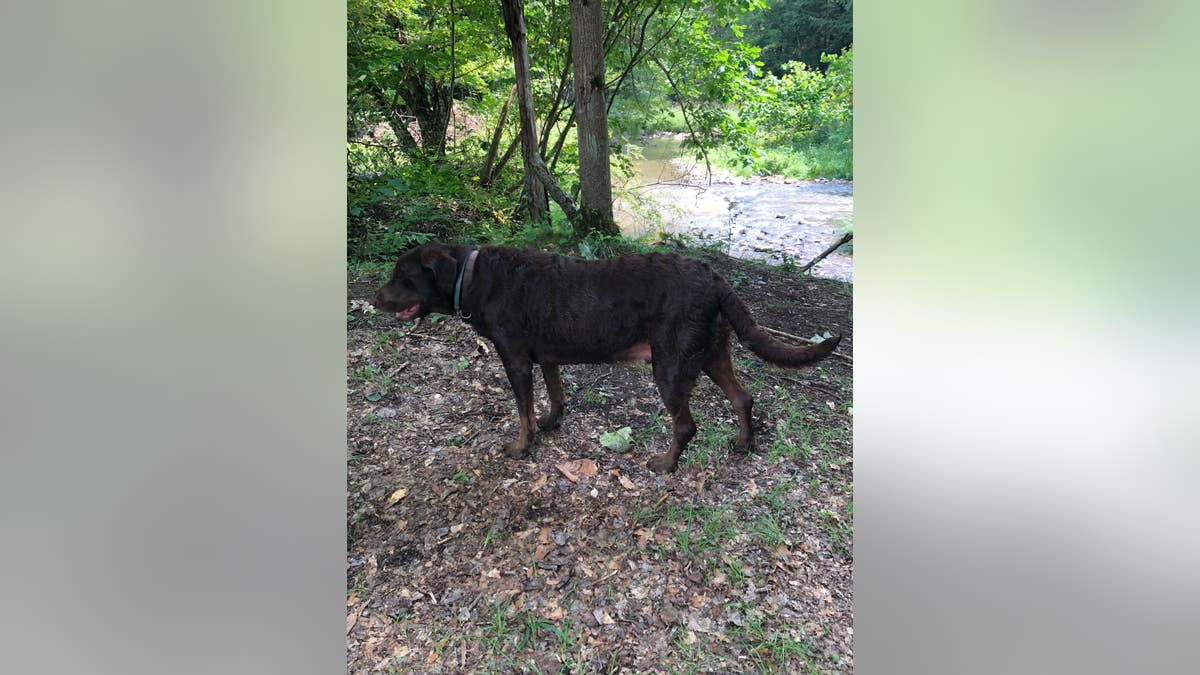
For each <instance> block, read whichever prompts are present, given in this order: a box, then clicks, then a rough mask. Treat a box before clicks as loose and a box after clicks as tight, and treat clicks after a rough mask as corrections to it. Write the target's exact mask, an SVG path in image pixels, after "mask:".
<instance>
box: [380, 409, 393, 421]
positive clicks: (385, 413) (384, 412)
mask: <svg viewBox="0 0 1200 675" xmlns="http://www.w3.org/2000/svg"><path fill="white" fill-rule="evenodd" d="M375 416H376V417H382V418H384V419H390V418H392V417H395V416H396V409H395V408H379V409H378V410H376V411H375Z"/></svg>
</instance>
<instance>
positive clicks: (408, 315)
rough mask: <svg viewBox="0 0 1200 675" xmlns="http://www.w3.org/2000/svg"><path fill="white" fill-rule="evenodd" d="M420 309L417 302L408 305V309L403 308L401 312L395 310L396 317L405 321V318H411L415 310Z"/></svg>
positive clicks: (415, 312)
mask: <svg viewBox="0 0 1200 675" xmlns="http://www.w3.org/2000/svg"><path fill="white" fill-rule="evenodd" d="M420 309H421V303H417V304H415V305H413V306H412V307H409V308H408V309H406V310H404V311H403V312H397V313H396V318H397V319H400V320H401V321H406V320H408V319H411V318H413V317H414V316H416V314H417V311H418V310H420Z"/></svg>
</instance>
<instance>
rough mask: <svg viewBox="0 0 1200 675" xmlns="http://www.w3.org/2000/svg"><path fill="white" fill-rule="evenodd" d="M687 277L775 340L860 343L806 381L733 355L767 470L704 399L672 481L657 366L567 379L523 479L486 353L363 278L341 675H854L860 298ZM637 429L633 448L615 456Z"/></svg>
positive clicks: (723, 260) (353, 375)
mask: <svg viewBox="0 0 1200 675" xmlns="http://www.w3.org/2000/svg"><path fill="white" fill-rule="evenodd" d="M692 254H694V255H697V256H699V257H704V258H705V259H706V260H708V261H709V263H710V264H711V265H712V266H713V267H714V269H716V270H717V271H718V272H719V273H721V274H722V275H723V276H725V278H726V279H728V280H730V282H731V283H732V284H734V285H735V287H736V288H737V291H738V293H739V295H740V296H741V297H742V298H743V299H744V300H745V301H746V303H747V304H748V305H749V306H750V308H751V310H752V311H753V312H754V313H755V316H756V317H757V319H758V321H759V323H761V324H763V325H765V326H768V327H771V328H776V329H780V330H783V331H786V332H788V333H792V334H794V335H797V336H802V337H805V338H807V337H810V336H813V335H814V334H818V333H824V332H826V331H828V332H830V333H833V334H839V333H840V334H842V335H844V336H845V337H844V339H843V341H842V344H841V346H839V348H838V351H837V352H836V354H835V357H831V358H828V359H826V360H825V361H823V362H821V363H820V364H817V365H816V366H813V367H810V368H807V369H802V370H795V371H789V370H784V369H780V368H776V367H773V366H764V365H763V364H762V363H761V362H760V361H759V360H758V359H757V357H755V356H754V355H753V354H752V353H750V352H749V351H748V350H746V349H745V348H744V347H742V346H741V345H737V346H736V347H735V352H734V357H735V366H736V367H737V370H738V373H739V379H741V381H742V382H743V384H744V385H745V386H746V387H747V389H749V390H750V392H751V394H752V395H753V396H754V400H755V409H754V415H755V423H756V433H757V451H756V453H755V454H754V455H753V456H751V457H750V458H749V459H739V458H738V457H736V456H732V457H731V456H728V447H729V442H730V440H731V439H732V437H733V436H734V434H735V432H736V419H735V418H734V415H733V412H732V409H731V408H730V406H729V403H728V402H727V401H726V400H725V398H724V397H723V395H722V394H721V392H720V390H719V389H718V388H717V387H716V386H715V385H714V384H713V383H712V382H711V381H709V380H708V379H707V378H704V377H702V378H701V380H700V383H699V385H698V386H697V388H696V391H695V394H694V395H693V398H692V411H693V414H694V416H695V418H696V420H697V423H698V425H699V427H700V431H699V432H698V433H697V435H696V438H695V439H694V440H693V442H692V445H691V447H690V448H689V451H688V453H687V454H685V455H684V457H683V460H682V461H681V464H680V468H679V471H678V472H677V473H675V474H673V475H668V476H661V477H660V476H656V475H654V474H653V473H652V472H651V471H650V470H649V469H647V468H646V466H645V462H646V460H648V459H649V458H650V457H651V456H653V455H655V454H658V453H660V452H662V451H663V450H665V449H666V447H667V445H668V443H669V440H670V434H669V418H667V417H666V415H665V411H664V408H663V405H662V403H661V400H660V399H659V396H658V392H657V390H656V389H655V387H654V383H653V381H652V379H651V377H650V372H649V366H648V365H642V366H618V365H611V364H604V365H580V366H567V367H564V368H563V376H564V383H565V386H566V392H567V414H566V416H565V418H564V420H563V423H562V426H561V427H560V428H559V429H557V430H555V431H552V432H549V433H544V434H540V435H539V437H538V444H537V445H536V446H535V449H534V453H533V455H532V456H531V457H530V458H529V459H527V460H523V461H514V460H510V459H508V458H507V457H505V456H503V455H502V454H501V451H500V443H501V442H502V441H503V440H506V439H509V438H510V437H512V436H514V435H515V434H516V412H515V408H514V405H513V402H512V397H511V392H510V390H509V388H508V384H507V380H506V378H505V376H504V372H503V369H502V367H501V365H500V361H499V358H498V357H497V356H496V354H495V352H494V350H493V349H492V346H491V344H490V343H489V342H487V341H486V340H484V339H482V338H478V336H476V335H475V333H474V332H473V331H472V330H471V328H470V327H469V326H467V325H466V324H465V323H463V322H462V321H460V320H458V319H457V318H451V317H436V318H435V317H426V318H425V319H422V320H419V321H418V322H416V323H413V322H409V323H408V324H405V325H401V324H400V323H399V322H397V320H396V319H395V318H394V317H393V316H390V315H380V314H373V313H371V312H370V311H369V310H367V309H366V306H365V305H364V304H363V303H362V302H361V301H362V300H367V299H369V298H370V297H371V295H372V294H373V292H374V291H375V289H376V288H377V287H378V285H379V284H380V283H381V282H382V280H383V276H384V274H386V273H385V272H383V271H382V270H378V271H375V270H362V271H358V272H352V273H351V279H350V288H349V303H348V304H349V308H348V317H347V319H348V345H347V361H348V363H347V374H348V377H347V389H348V394H347V420H348V421H347V434H348V451H349V454H348V458H347V460H348V461H347V528H348V534H347V541H348V543H347V548H348V551H347V555H348V567H347V577H346V579H347V602H346V633H347V659H348V667H347V670H348V672H352V673H375V672H395V673H402V672H403V673H408V672H421V673H509V672H540V673H617V672H620V673H632V672H636V673H668V672H670V673H675V672H688V673H690V672H720V673H728V672H784V673H829V672H852V670H853V662H854V661H853V629H852V623H853V614H852V595H851V582H852V574H853V544H852V540H853V527H852V521H853V474H852V468H853V462H852V444H851V443H852V438H851V426H852V424H851V423H852V415H853V401H852V393H851V375H852V361H851V357H852V354H853V345H854V341H853V334H852V330H851V327H852V326H851V321H852V319H851V316H852V300H851V295H850V293H851V289H852V286H850V285H849V284H845V283H841V282H836V281H828V280H822V279H812V278H799V277H797V276H796V275H795V274H794V273H791V272H788V271H787V270H781V269H780V268H770V267H765V266H763V265H761V264H759V263H755V262H749V261H743V260H737V259H732V258H727V257H725V256H722V255H720V254H716V253H708V252H696V251H693V252H692ZM535 379H537V380H538V387H539V388H538V389H537V390H536V395H537V396H538V398H537V399H536V400H537V405H538V409H539V411H540V410H544V406H545V390H544V386H543V385H542V384H541V382H540V376H538V377H536V378H535ZM623 427H629V428H630V430H629V432H627V433H628V434H629V436H630V437H631V440H632V447H631V448H629V449H628V450H624V449H623V448H621V447H614V448H610V447H605V446H604V445H602V444H601V442H600V440H599V438H600V436H601V434H605V433H607V432H614V431H617V430H619V429H621V428H623ZM610 445H611V444H610ZM623 450H624V451H623Z"/></svg>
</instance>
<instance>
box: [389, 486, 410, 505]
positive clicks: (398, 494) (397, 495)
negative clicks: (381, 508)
mask: <svg viewBox="0 0 1200 675" xmlns="http://www.w3.org/2000/svg"><path fill="white" fill-rule="evenodd" d="M407 496H408V490H405V489H404V488H400V489H398V490H396V491H395V492H393V493H392V496H391V497H388V500H387V505H388V506H394V505H395V504H396V502H398V501H400V500H401V499H404V498H405V497H407Z"/></svg>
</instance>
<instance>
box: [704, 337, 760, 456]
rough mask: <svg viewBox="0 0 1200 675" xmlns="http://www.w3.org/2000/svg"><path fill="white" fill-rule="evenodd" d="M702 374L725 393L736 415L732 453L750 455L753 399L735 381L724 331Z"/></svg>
mask: <svg viewBox="0 0 1200 675" xmlns="http://www.w3.org/2000/svg"><path fill="white" fill-rule="evenodd" d="M704 372H705V373H707V374H708V376H709V377H710V378H712V381H713V382H715V383H716V384H717V386H718V387H720V388H721V391H723V392H725V397H726V398H728V399H729V402H730V403H731V404H733V411H734V412H735V413H737V418H738V435H737V440H735V441H734V444H733V449H734V451H735V452H740V453H743V454H750V452H752V451H753V450H754V428H753V427H752V426H751V415H750V411H751V409H752V408H753V406H754V399H753V398H751V397H750V394H749V393H748V392H747V391H746V389H745V388H744V387H743V386H742V384H741V383H740V382H738V381H737V376H736V375H735V374H734V370H733V359H732V357H731V356H730V355H729V341H728V339H727V338H726V334H725V332H724V331H722V332H721V335H719V336H718V338H717V345H716V349H715V350H714V352H713V354H712V356H710V357H709V359H708V362H707V363H706V364H704Z"/></svg>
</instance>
